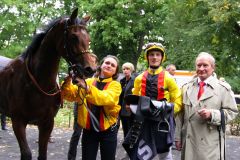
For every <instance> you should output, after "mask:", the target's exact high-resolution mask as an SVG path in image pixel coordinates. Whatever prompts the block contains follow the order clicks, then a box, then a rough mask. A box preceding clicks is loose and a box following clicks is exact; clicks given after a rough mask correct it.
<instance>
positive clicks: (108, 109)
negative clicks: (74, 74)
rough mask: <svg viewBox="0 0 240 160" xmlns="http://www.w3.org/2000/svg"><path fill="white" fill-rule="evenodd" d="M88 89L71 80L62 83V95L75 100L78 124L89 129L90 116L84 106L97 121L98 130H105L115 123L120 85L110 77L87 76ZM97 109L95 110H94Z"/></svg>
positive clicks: (118, 108)
mask: <svg viewBox="0 0 240 160" xmlns="http://www.w3.org/2000/svg"><path fill="white" fill-rule="evenodd" d="M86 82H87V85H88V87H89V91H88V92H86V91H85V90H84V89H82V88H79V87H78V86H76V85H73V84H72V83H71V82H67V83H63V85H62V96H63V98H64V99H66V100H68V101H76V102H78V104H79V107H78V124H79V125H80V126H81V127H83V128H85V129H91V128H92V127H91V123H92V122H91V120H90V119H91V118H90V114H89V112H88V110H87V108H86V105H87V106H88V108H89V109H90V110H91V111H92V110H93V112H94V115H95V116H96V117H97V119H98V121H99V124H100V126H99V128H100V131H104V130H107V129H108V128H109V127H111V126H112V125H114V124H116V123H117V119H118V115H119V111H120V109H121V107H120V105H118V102H119V96H120V94H121V91H122V89H121V85H120V83H119V82H117V81H115V80H113V79H112V78H107V79H103V80H100V79H99V78H89V79H87V80H86ZM95 111H97V112H95Z"/></svg>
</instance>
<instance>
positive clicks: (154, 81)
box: [133, 43, 182, 160]
mask: <svg viewBox="0 0 240 160" xmlns="http://www.w3.org/2000/svg"><path fill="white" fill-rule="evenodd" d="M144 53H145V59H146V60H147V62H148V68H147V70H145V71H144V72H143V73H142V74H140V75H139V76H137V77H136V79H135V81H134V88H133V95H138V96H146V97H149V98H150V99H151V100H154V101H161V100H163V99H165V100H166V101H167V102H168V103H172V104H173V105H174V113H175V114H176V113H178V112H179V111H180V110H181V105H182V101H181V91H180V89H179V87H178V86H177V84H176V81H175V80H174V78H173V77H172V76H170V75H169V73H168V72H167V71H165V70H164V69H163V67H162V66H161V65H162V63H163V62H164V61H165V60H166V52H165V48H164V47H163V45H162V44H161V43H148V44H146V45H145V50H144ZM138 107H140V106H138ZM171 118H172V121H171V122H170V121H169V119H168V121H169V122H168V123H169V124H170V128H171V130H170V132H169V133H168V134H169V135H170V137H171V138H170V139H171V140H170V141H168V142H166V141H167V139H168V138H167V137H169V135H165V136H163V134H162V133H160V132H159V130H158V129H156V128H158V127H159V125H158V124H159V122H153V121H151V120H149V119H146V118H145V119H144V122H143V125H144V126H143V128H144V130H143V131H142V132H152V133H150V134H151V136H150V138H151V137H154V138H153V139H152V140H149V143H150V144H151V146H153V147H151V146H150V148H151V149H152V150H155V151H156V152H157V154H158V155H159V159H161V160H162V159H172V154H171V145H172V143H173V141H174V137H173V134H174V127H175V126H174V120H173V112H172V115H171ZM146 130H148V131H146ZM146 134H149V133H146ZM166 136H167V137H166ZM139 139H141V137H139ZM143 139H144V138H143ZM144 141H145V142H146V136H145V139H144ZM150 141H154V142H150ZM138 147H139V148H140V143H139V146H138ZM137 154H138V157H139V156H140V157H141V154H139V153H137ZM139 159H141V158H139Z"/></svg>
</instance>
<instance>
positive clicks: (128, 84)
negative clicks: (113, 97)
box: [119, 62, 135, 159]
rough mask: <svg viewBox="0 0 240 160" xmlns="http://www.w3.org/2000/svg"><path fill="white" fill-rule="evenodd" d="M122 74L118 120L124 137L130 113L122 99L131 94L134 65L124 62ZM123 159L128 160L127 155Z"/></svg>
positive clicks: (127, 128)
mask: <svg viewBox="0 0 240 160" xmlns="http://www.w3.org/2000/svg"><path fill="white" fill-rule="evenodd" d="M122 72H123V74H124V77H123V78H122V79H121V80H120V83H121V86H122V93H121V95H120V99H119V101H120V105H121V111H120V119H121V122H122V129H123V136H124V138H125V137H126V135H127V133H128V131H129V129H130V127H131V112H129V111H128V110H127V109H126V103H125V101H124V97H125V96H127V95H129V94H132V88H133V84H134V79H135V75H134V74H132V73H133V72H134V65H133V64H132V63H130V62H126V63H124V64H123V65H122ZM124 158H125V159H126V158H128V156H127V155H125V157H124ZM124 158H123V159H124Z"/></svg>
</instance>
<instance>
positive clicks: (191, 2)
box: [0, 0, 240, 93]
mask: <svg viewBox="0 0 240 160" xmlns="http://www.w3.org/2000/svg"><path fill="white" fill-rule="evenodd" d="M0 6H1V9H0V15H1V16H0V23H1V24H2V25H1V27H0V37H1V39H0V55H5V56H7V57H11V58H13V57H16V56H17V55H19V54H20V53H21V52H22V51H23V50H24V49H25V48H26V47H27V45H28V44H29V43H30V41H31V39H32V36H33V35H34V34H35V33H36V32H37V31H38V28H40V27H41V26H42V24H45V23H46V22H48V21H49V20H50V19H53V18H56V17H59V16H60V15H65V14H69V13H70V12H71V11H72V9H73V8H76V7H79V11H80V16H81V15H86V14H89V15H91V16H92V21H91V23H90V25H89V27H88V29H89V32H90V35H91V49H92V51H93V52H94V53H95V54H97V55H98V57H99V59H101V58H103V57H104V56H106V55H107V54H113V55H116V56H117V57H119V59H120V63H121V64H123V63H124V62H126V61H129V62H132V63H133V64H134V65H137V63H138V62H140V63H139V65H138V66H141V67H138V68H139V69H140V70H143V68H144V67H145V66H146V61H145V60H144V59H143V57H141V53H142V47H143V45H144V44H145V43H146V42H149V41H160V42H162V43H163V44H164V45H165V46H166V54H167V61H166V63H165V64H163V65H164V66H165V65H167V64H169V63H174V64H176V66H177V69H182V70H195V69H194V68H195V67H194V62H195V58H196V56H197V54H198V53H199V52H201V51H207V52H210V53H212V54H213V55H214V57H215V58H216V64H217V68H216V72H217V75H218V76H221V77H226V78H228V79H229V81H228V82H229V83H230V84H231V86H232V87H233V89H234V91H235V92H237V93H239V92H240V90H239V88H240V84H239V81H240V80H239V75H240V67H239V61H240V45H239V39H240V26H239V25H237V23H236V22H237V21H240V7H239V6H240V4H239V1H238V0H218V1H216V0H182V1H176V0H168V1H165V0H135V1H129V0H120V1H119V0H91V1H89V0H72V1H69V0H63V1H58V0H53V1H40V0H37V1H33V0H24V1H22V0H15V1H12V0H2V1H1V2H0ZM139 57H140V58H139ZM66 71H67V65H66V63H65V62H64V61H62V62H61V69H60V72H66Z"/></svg>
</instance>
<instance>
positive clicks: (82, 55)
mask: <svg viewBox="0 0 240 160" xmlns="http://www.w3.org/2000/svg"><path fill="white" fill-rule="evenodd" d="M77 14H78V9H75V10H74V11H73V12H72V15H71V16H70V18H69V19H67V20H65V22H64V23H65V24H64V25H65V26H64V50H65V54H64V55H62V56H63V57H64V59H65V60H66V61H67V62H68V64H69V66H70V68H71V67H72V66H78V70H79V71H80V72H81V73H80V74H81V75H80V76H85V77H89V75H92V73H93V72H94V71H95V68H94V67H95V65H94V64H92V61H91V55H90V54H89V42H90V36H89V34H88V32H87V29H86V24H87V22H88V21H89V19H90V16H86V17H83V18H82V19H79V18H78V17H77Z"/></svg>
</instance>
